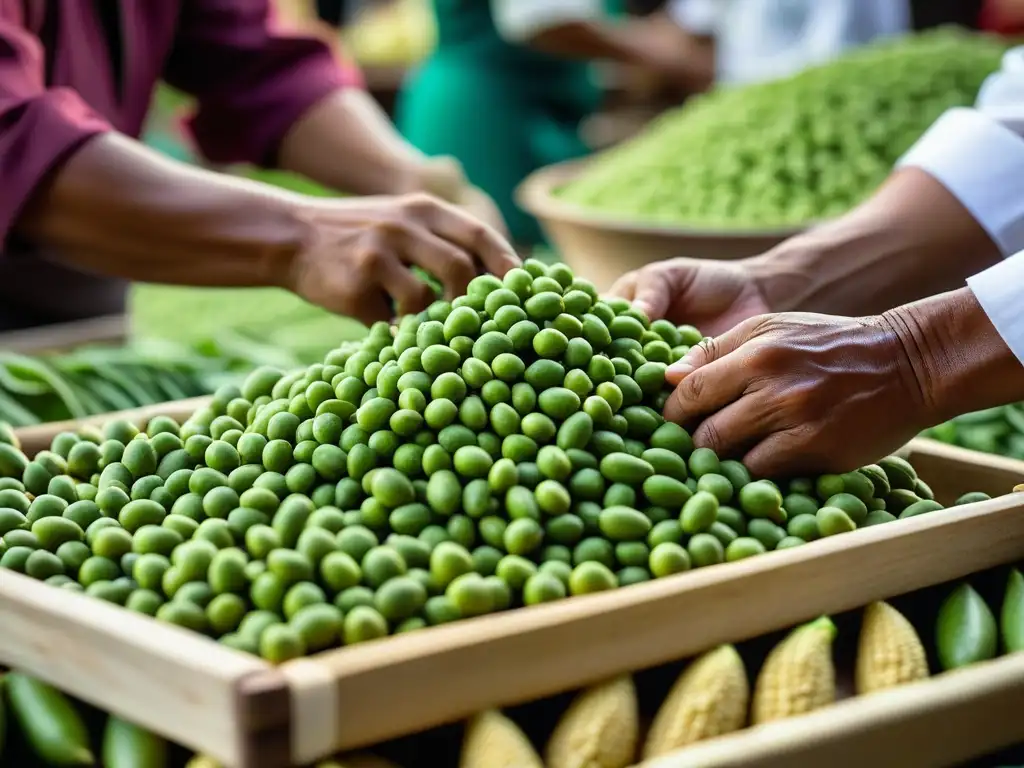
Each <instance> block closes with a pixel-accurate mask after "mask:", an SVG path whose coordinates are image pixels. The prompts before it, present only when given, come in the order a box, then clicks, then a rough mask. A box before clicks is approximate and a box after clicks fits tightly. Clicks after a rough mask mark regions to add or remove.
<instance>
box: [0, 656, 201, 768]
mask: <svg viewBox="0 0 1024 768" xmlns="http://www.w3.org/2000/svg"><path fill="white" fill-rule="evenodd" d="M95 746H99V754H100V755H101V756H102V761H101V764H102V765H103V768H143V767H145V768H150V767H152V768H157V767H158V766H160V767H166V766H169V765H181V764H182V763H183V762H184V757H183V755H184V754H187V753H182V756H179V755H178V754H177V753H178V752H180V750H175V749H174V748H173V747H171V746H170V745H168V744H167V743H166V742H165V741H164V740H163V739H161V738H159V737H158V736H155V735H153V734H151V733H149V732H147V731H145V730H143V729H141V728H139V727H137V726H135V725H133V724H131V723H129V722H126V721H125V720H122V719H120V718H118V717H114V716H113V715H107V714H106V713H102V712H98V711H96V710H94V709H93V708H92V707H89V706H87V705H85V704H82V703H80V702H76V701H74V700H73V699H71V698H69V697H68V696H65V695H64V694H63V693H61V692H60V691H58V690H57V689H55V688H53V687H52V686H50V685H47V684H46V683H43V682H41V681H40V680H36V679H35V678H32V677H29V676H28V675H25V674H22V673H20V672H13V671H12V672H7V673H6V674H5V673H4V672H3V671H2V670H0V764H2V765H10V766H18V768H37V767H38V768H51V767H52V768H58V767H59V768H70V766H90V765H96V764H97V762H96V757H97V755H96V750H95Z"/></svg>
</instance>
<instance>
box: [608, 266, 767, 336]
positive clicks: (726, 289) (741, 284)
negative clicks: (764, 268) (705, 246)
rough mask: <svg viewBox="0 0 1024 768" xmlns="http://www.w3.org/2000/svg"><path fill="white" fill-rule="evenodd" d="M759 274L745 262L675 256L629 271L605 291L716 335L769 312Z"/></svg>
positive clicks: (653, 315) (656, 314)
mask: <svg viewBox="0 0 1024 768" xmlns="http://www.w3.org/2000/svg"><path fill="white" fill-rule="evenodd" d="M763 279H764V278H762V276H761V275H760V274H759V273H758V272H757V271H756V270H754V269H752V268H751V267H750V266H748V264H747V263H746V262H744V261H706V260H701V259H687V258H680V259H670V260H668V261H656V262H654V263H652V264H648V265H647V266H645V267H641V268H640V269H637V270H634V271H633V272H628V273H627V274H625V275H623V276H622V277H621V278H619V279H618V280H617V281H616V282H615V285H613V286H612V288H611V291H610V293H611V294H612V295H613V296H621V297H622V298H624V299H627V300H629V301H632V302H633V303H634V304H635V305H636V306H637V308H639V309H642V310H643V311H644V312H646V313H647V316H648V317H650V318H651V319H652V320H657V319H660V318H665V319H667V320H669V321H671V322H673V323H676V324H680V323H690V324H692V325H695V326H696V327H697V328H699V329H700V330H701V332H702V333H706V334H710V335H717V334H720V333H724V332H725V331H727V330H729V329H730V328H732V327H733V326H734V325H736V324H737V323H740V322H742V321H744V320H746V319H748V318H751V317H754V316H755V315H762V314H764V313H766V312H769V311H771V307H770V306H769V304H768V299H767V298H766V295H765V290H764V288H763Z"/></svg>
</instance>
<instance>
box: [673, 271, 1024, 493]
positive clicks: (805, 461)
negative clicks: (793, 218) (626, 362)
mask: <svg viewBox="0 0 1024 768" xmlns="http://www.w3.org/2000/svg"><path fill="white" fill-rule="evenodd" d="M667 376H668V378H669V381H670V382H671V383H673V384H674V385H676V389H675V391H674V392H673V393H672V396H671V397H670V399H669V401H668V403H667V404H666V406H665V417H666V418H667V419H670V420H672V421H675V422H678V423H681V424H684V425H686V426H689V427H691V428H693V429H694V432H693V438H694V443H695V444H696V445H698V446H706V447H708V448H711V449H713V450H714V451H715V452H716V453H719V454H720V455H722V456H738V457H739V456H742V458H743V462H744V463H745V464H746V465H747V466H748V468H749V469H750V470H751V472H753V473H755V474H756V475H760V476H762V477H780V476H786V475H790V474H795V473H807V472H844V471H849V470H852V469H855V468H857V467H859V466H863V465H864V464H867V463H870V462H872V461H875V460H877V459H878V457H879V456H885V455H887V454H889V453H892V452H893V451H895V450H896V449H898V448H899V447H900V446H902V445H903V444H904V443H906V442H907V440H909V439H910V438H912V437H914V436H915V435H916V434H918V433H919V432H920V431H921V430H922V429H924V428H926V427H929V426H932V425H934V424H936V423H939V422H941V421H944V420H946V419H948V418H951V417H952V416H954V415H957V414H959V413H963V412H967V411H973V410H981V409H983V408H989V407H993V406H995V405H999V404H1002V403H1007V402H1013V401H1015V400H1020V399H1022V398H1024V366H1022V365H1021V364H1020V362H1019V361H1018V360H1017V359H1016V357H1014V355H1013V353H1012V352H1011V351H1010V350H1009V348H1008V347H1007V346H1006V344H1005V343H1004V342H1003V340H1002V338H1001V337H1000V336H999V334H998V332H997V331H996V329H995V328H994V327H993V325H992V324H991V322H990V321H989V320H988V317H987V316H986V315H985V312H984V311H983V310H982V308H981V306H980V305H979V304H978V301H977V299H976V298H975V297H974V294H973V293H972V292H971V291H970V290H969V289H967V288H964V289H961V290H958V291H955V292H951V293H947V294H942V295H940V296H935V297H932V298H929V299H925V300H923V301H920V302H916V303H914V304H909V305H906V306H903V307H899V308H897V309H895V310H892V311H891V312H886V313H884V314H882V315H876V316H872V317H864V318H849V317H836V316H830V315H818V314H811V313H802V312H790V313H780V314H772V315H761V316H758V317H753V318H750V319H749V320H746V321H744V322H742V323H740V324H739V325H738V326H736V327H735V328H733V329H732V330H731V331H728V332H726V333H724V334H722V335H721V336H718V337H716V338H714V339H710V340H708V341H706V342H703V343H701V344H700V345H698V346H696V347H694V348H693V349H691V351H690V352H689V353H688V354H687V355H686V357H684V358H683V360H681V361H680V362H678V363H676V364H675V365H673V366H671V367H670V368H669V370H668V373H667Z"/></svg>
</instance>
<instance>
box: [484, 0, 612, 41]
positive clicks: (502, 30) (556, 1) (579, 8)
mask: <svg viewBox="0 0 1024 768" xmlns="http://www.w3.org/2000/svg"><path fill="white" fill-rule="evenodd" d="M490 2H491V17H492V18H493V20H494V28H495V29H496V30H497V31H498V34H499V35H500V36H501V38H502V39H503V40H505V41H507V42H510V43H524V42H526V41H528V40H530V38H532V37H534V36H535V35H537V34H539V33H541V32H543V31H544V30H545V29H550V28H551V27H557V26H558V25H560V24H569V23H572V22H579V21H594V20H597V19H600V18H602V17H604V15H605V12H604V4H603V3H602V2H601V0H490Z"/></svg>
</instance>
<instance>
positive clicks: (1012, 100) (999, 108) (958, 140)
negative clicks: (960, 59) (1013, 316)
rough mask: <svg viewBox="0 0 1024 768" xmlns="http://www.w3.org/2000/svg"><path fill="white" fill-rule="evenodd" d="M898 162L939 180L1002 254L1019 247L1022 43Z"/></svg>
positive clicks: (1023, 241)
mask: <svg viewBox="0 0 1024 768" xmlns="http://www.w3.org/2000/svg"><path fill="white" fill-rule="evenodd" d="M898 166H899V167H906V166H914V167H917V168H920V169H922V170H924V171H926V172H927V173H929V174H930V175H932V176H933V177H935V178H936V179H937V180H938V181H939V182H941V183H942V184H943V186H945V187H946V188H947V189H948V190H949V191H950V192H952V193H953V194H954V195H955V196H956V197H957V199H958V200H959V201H960V202H961V203H962V204H963V205H964V207H965V208H967V210H968V211H970V212H971V215H973V216H974V218H975V219H977V220H978V222H979V223H980V224H981V225H982V227H984V228H985V230H986V231H987V232H988V234H989V235H990V236H991V237H992V239H993V240H994V241H995V242H996V244H997V245H998V246H999V248H1000V249H1001V250H1002V252H1003V255H1004V256H1005V255H1009V254H1013V253H1017V252H1018V251H1021V250H1024V47H1018V48H1013V49H1011V50H1010V51H1007V53H1006V55H1005V56H1004V57H1003V63H1002V69H1001V70H1000V71H999V72H996V73H995V74H992V75H990V76H989V77H988V79H987V80H986V81H985V83H984V85H982V88H981V91H980V93H979V94H978V100H977V103H976V105H975V107H974V109H969V108H964V107H961V108H957V109H951V110H949V111H948V112H946V113H945V114H944V115H943V116H942V117H940V118H939V119H938V120H937V121H936V122H935V123H934V125H932V127H931V128H929V129H928V131H926V132H925V134H924V136H922V137H921V138H920V139H919V140H918V142H917V143H916V144H914V146H912V147H911V148H910V150H909V151H908V152H907V153H906V154H905V155H904V156H903V157H902V158H901V159H900V161H899V163H898ZM1016 274H1018V275H1020V274H1022V273H1021V272H1018V273H1016ZM1018 285H1020V286H1024V282H1018ZM1022 290H1024V287H1022ZM980 300H981V299H980V298H979V301H980ZM982 304H984V301H982Z"/></svg>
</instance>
